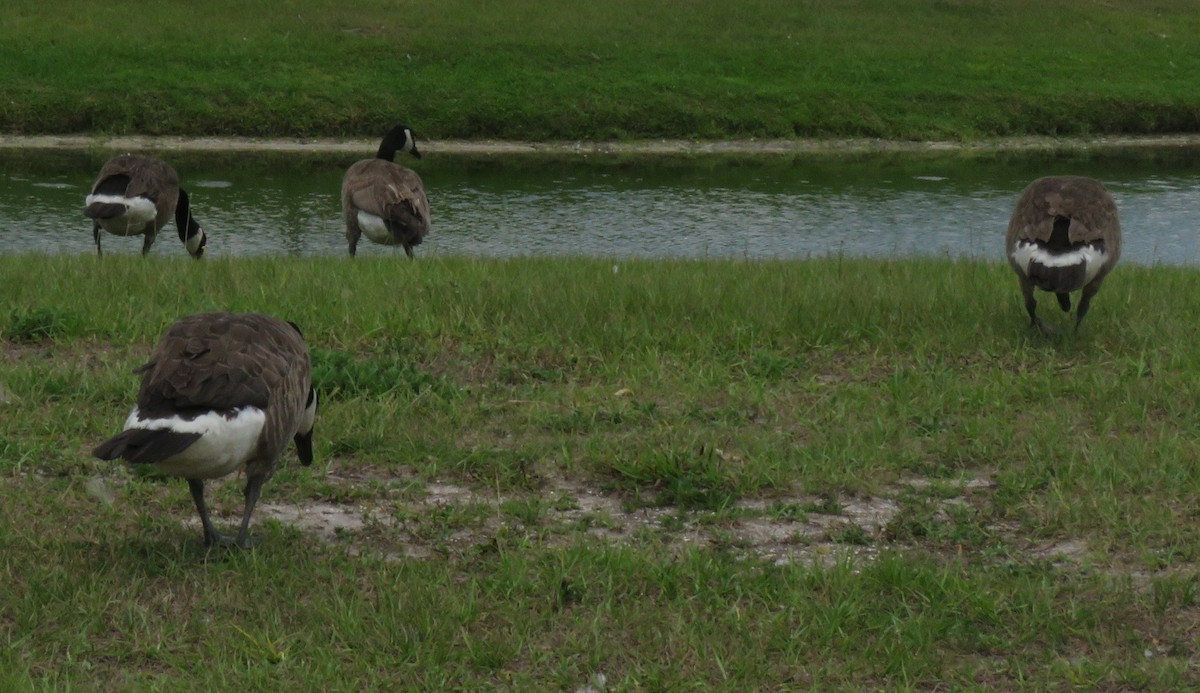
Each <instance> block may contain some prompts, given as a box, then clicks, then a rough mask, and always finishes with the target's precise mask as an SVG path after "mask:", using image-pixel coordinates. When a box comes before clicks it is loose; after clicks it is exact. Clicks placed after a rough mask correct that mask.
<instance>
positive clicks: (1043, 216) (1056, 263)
mask: <svg viewBox="0 0 1200 693" xmlns="http://www.w3.org/2000/svg"><path fill="white" fill-rule="evenodd" d="M1005 251H1006V252H1007V254H1008V262H1009V264H1010V265H1012V268H1013V269H1014V270H1015V271H1016V273H1017V277H1019V278H1020V281H1021V292H1022V294H1024V296H1025V310H1027V311H1029V319H1030V320H1031V322H1032V325H1033V326H1034V327H1037V328H1038V329H1040V330H1041V331H1042V332H1049V331H1050V329H1049V328H1048V327H1047V326H1046V324H1045V323H1043V322H1042V320H1041V318H1039V317H1038V316H1037V301H1036V300H1035V299H1034V297H1033V290H1034V288H1038V289H1041V290H1042V291H1049V292H1051V293H1053V294H1055V295H1056V296H1057V297H1058V305H1059V306H1060V307H1061V308H1062V309H1063V311H1064V312H1070V310H1071V292H1072V291H1079V290H1081V289H1082V291H1083V293H1082V295H1081V296H1080V298H1079V307H1078V309H1077V310H1076V312H1075V329H1076V331H1078V330H1079V325H1080V324H1081V323H1082V322H1083V316H1085V315H1087V312H1088V306H1089V305H1090V304H1091V302H1092V297H1093V296H1095V295H1096V292H1097V291H1099V290H1100V284H1101V283H1102V282H1103V281H1104V277H1105V276H1106V275H1107V274H1108V273H1109V271H1110V270H1112V268H1113V266H1114V265H1116V264H1117V258H1119V257H1120V256H1121V221H1120V220H1119V219H1118V218H1117V205H1116V203H1115V202H1113V198H1112V195H1110V194H1109V192H1108V190H1107V189H1106V188H1105V187H1104V185H1103V184H1101V183H1100V181H1097V180H1093V179H1091V178H1083V177H1081V176H1047V177H1045V178H1039V179H1037V180H1035V181H1033V182H1032V183H1030V184H1029V187H1027V188H1025V191H1024V192H1023V193H1021V197H1020V199H1018V200H1017V206H1016V209H1014V210H1013V215H1012V220H1011V221H1009V222H1008V234H1007V237H1006V239H1005Z"/></svg>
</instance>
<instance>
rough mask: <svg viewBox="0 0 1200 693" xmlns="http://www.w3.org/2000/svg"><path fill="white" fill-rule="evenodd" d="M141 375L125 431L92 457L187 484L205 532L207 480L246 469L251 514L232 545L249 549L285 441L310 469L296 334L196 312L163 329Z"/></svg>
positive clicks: (313, 409) (312, 408) (309, 418)
mask: <svg viewBox="0 0 1200 693" xmlns="http://www.w3.org/2000/svg"><path fill="white" fill-rule="evenodd" d="M134 373H140V374H141V375H142V384H141V387H140V388H139V389H138V397H137V405H136V406H135V407H134V408H133V411H132V412H130V414H129V418H128V419H126V421H125V430H124V431H122V432H121V433H119V434H117V435H116V436H114V437H113V438H110V439H109V440H106V441H105V442H103V443H101V444H100V445H98V446H97V447H96V449H95V450H93V451H92V454H93V455H95V456H96V457H99V458H100V459H102V460H114V459H117V458H122V459H125V460H127V461H129V462H132V463H134V464H153V465H154V466H155V467H156V468H157V469H158V471H160V472H162V473H164V474H167V475H170V476H181V477H184V478H185V479H187V481H188V487H189V488H190V489H191V492H192V500H194V501H195V502H196V510H197V511H199V513H200V523H201V525H202V526H203V528H204V543H205V544H212V543H214V542H219V543H230V539H229V537H226V536H223V535H221V534H218V533H217V531H216V530H215V529H214V528H213V525H212V521H211V520H210V519H209V516H208V508H207V507H206V506H205V504H204V480H205V479H216V478H218V477H222V476H225V475H227V474H230V473H232V472H234V471H237V470H239V469H245V470H246V507H245V511H244V513H243V514H242V524H241V529H240V530H239V531H238V535H237V538H236V539H234V540H233V543H235V544H237V545H238V546H240V547H242V548H248V547H249V546H250V545H251V543H250V541H249V526H250V514H251V513H252V512H253V511H254V504H255V503H256V502H257V501H258V496H259V493H260V492H261V491H262V486H263V483H264V482H265V481H266V480H267V479H269V478H270V477H271V474H272V473H273V472H274V471H275V466H276V464H277V463H278V462H279V456H280V455H281V454H282V453H283V451H284V449H285V448H286V447H287V443H288V441H289V440H295V441H296V452H297V453H298V454H299V457H300V462H301V463H302V464H304V465H305V466H307V465H310V464H312V460H313V455H312V433H313V424H314V420H315V418H316V413H317V396H316V391H315V390H314V389H313V385H312V367H311V365H310V361H309V356H308V348H307V347H306V346H305V344H304V337H303V336H301V334H300V328H298V327H296V325H295V324H293V323H289V322H284V321H283V320H279V319H276V318H273V317H270V316H267V315H259V314H257V313H225V312H218V313H199V314H197V315H189V316H187V317H185V318H182V319H180V320H179V321H177V322H176V323H175V324H173V325H171V327H170V328H168V329H167V332H166V334H164V335H163V337H162V339H161V340H159V342H158V345H157V346H156V347H155V348H154V353H153V354H151V355H150V361H149V362H148V363H146V364H145V365H143V366H140V367H138V368H137V369H135V370H134Z"/></svg>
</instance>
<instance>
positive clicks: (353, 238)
mask: <svg viewBox="0 0 1200 693" xmlns="http://www.w3.org/2000/svg"><path fill="white" fill-rule="evenodd" d="M361 234H362V231H361V230H359V228H358V226H357V225H356V224H349V225H347V226H346V242H347V243H349V245H350V257H354V254H355V253H356V252H357V251H358V237H359V236H360V235H361Z"/></svg>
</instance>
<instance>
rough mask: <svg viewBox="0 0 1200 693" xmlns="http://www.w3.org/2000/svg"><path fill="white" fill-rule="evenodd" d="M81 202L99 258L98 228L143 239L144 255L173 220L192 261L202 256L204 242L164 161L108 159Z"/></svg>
mask: <svg viewBox="0 0 1200 693" xmlns="http://www.w3.org/2000/svg"><path fill="white" fill-rule="evenodd" d="M85 203H86V204H87V207H86V208H85V209H84V211H83V213H84V215H86V216H87V217H88V218H89V219H91V220H92V238H93V239H94V240H95V241H96V254H97V255H99V254H101V251H100V229H104V230H105V231H108V232H109V233H111V234H114V235H117V236H144V238H143V240H142V255H145V254H146V253H148V252H150V246H152V245H154V239H155V237H156V236H157V235H158V232H159V230H161V229H162V227H163V226H166V224H167V222H168V221H170V220H171V218H172V217H174V219H175V230H176V231H178V233H179V240H181V241H183V245H184V247H186V248H187V251H188V252H189V253H191V255H192V257H195V258H198V257H200V256H201V255H203V254H204V248H205V245H206V244H207V242H208V239H207V238H206V237H205V235H204V230H203V229H201V228H200V225H199V224H197V223H196V220H195V219H193V218H192V209H191V205H190V201H189V199H188V194H187V192H186V191H184V190H183V189H181V188H180V187H179V175H178V174H177V173H175V169H173V168H171V166H170V165H169V164H167V163H166V162H163V161H159V160H158V159H152V158H150V157H147V156H133V155H130V154H122V155H121V156H115V157H113V158H111V159H109V160H108V161H107V162H106V163H105V164H104V166H103V167H101V169H100V175H99V176H98V177H97V178H96V182H95V183H94V184H93V185H92V192H91V193H90V194H89V195H88V196H87V199H86V200H85Z"/></svg>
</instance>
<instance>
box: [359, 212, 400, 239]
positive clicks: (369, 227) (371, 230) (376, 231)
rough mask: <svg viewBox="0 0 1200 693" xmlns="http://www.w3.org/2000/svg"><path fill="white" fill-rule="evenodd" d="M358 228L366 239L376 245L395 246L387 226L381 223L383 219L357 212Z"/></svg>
mask: <svg viewBox="0 0 1200 693" xmlns="http://www.w3.org/2000/svg"><path fill="white" fill-rule="evenodd" d="M358 228H360V229H362V232H363V234H365V235H366V237H367V238H369V239H371V240H372V241H374V242H376V243H382V244H383V245H395V244H396V239H395V238H394V237H393V236H392V232H391V231H388V227H387V224H384V223H383V217H378V216H375V215H374V214H370V213H368V212H364V211H361V210H359V212H358Z"/></svg>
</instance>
